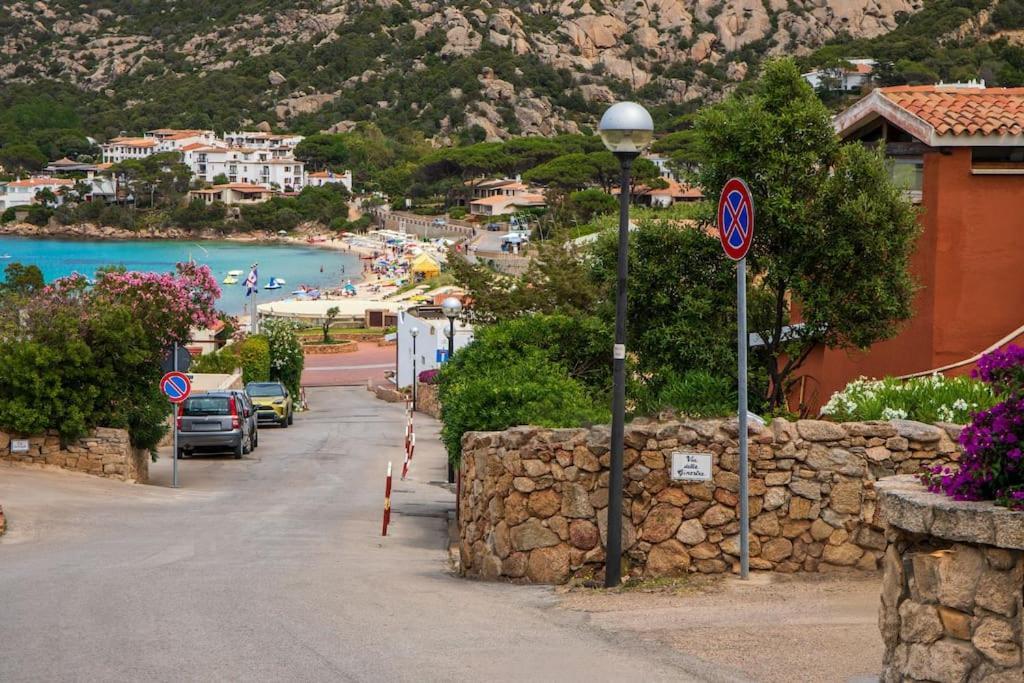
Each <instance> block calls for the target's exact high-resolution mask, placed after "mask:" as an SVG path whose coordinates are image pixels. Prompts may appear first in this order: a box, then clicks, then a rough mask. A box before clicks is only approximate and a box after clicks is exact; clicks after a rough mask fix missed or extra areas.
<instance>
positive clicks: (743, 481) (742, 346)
mask: <svg viewBox="0 0 1024 683" xmlns="http://www.w3.org/2000/svg"><path fill="white" fill-rule="evenodd" d="M747 345H748V342H747V259H746V257H744V258H741V259H740V260H739V261H737V262H736V356H737V359H738V361H739V362H738V365H739V372H738V373H737V379H738V384H739V387H738V392H737V393H738V394H739V410H738V414H739V415H738V416H739V442H740V578H741V579H746V578H747V577H748V576H749V575H750V498H749V490H748V482H747V478H748V477H747V472H748V470H749V467H748V465H747Z"/></svg>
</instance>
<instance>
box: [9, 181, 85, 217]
mask: <svg viewBox="0 0 1024 683" xmlns="http://www.w3.org/2000/svg"><path fill="white" fill-rule="evenodd" d="M74 186H75V181H74V180H71V179H69V178H51V177H49V176H40V177H38V178H26V179H24V180H12V181H10V182H9V183H7V184H6V185H5V186H3V194H2V195H0V209H2V210H4V211H6V210H7V209H10V208H14V207H19V206H29V205H31V204H35V203H36V194H37V193H39V192H42V191H43V190H49V191H50V192H53V194H54V195H55V196H56V197H57V204H58V205H60V204H63V203H64V196H63V195H64V192H67V191H68V190H71V189H72V188H74Z"/></svg>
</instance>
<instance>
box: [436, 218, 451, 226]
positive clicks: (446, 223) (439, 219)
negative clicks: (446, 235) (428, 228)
mask: <svg viewBox="0 0 1024 683" xmlns="http://www.w3.org/2000/svg"><path fill="white" fill-rule="evenodd" d="M434 225H448V221H446V220H445V219H443V218H435V219H434Z"/></svg>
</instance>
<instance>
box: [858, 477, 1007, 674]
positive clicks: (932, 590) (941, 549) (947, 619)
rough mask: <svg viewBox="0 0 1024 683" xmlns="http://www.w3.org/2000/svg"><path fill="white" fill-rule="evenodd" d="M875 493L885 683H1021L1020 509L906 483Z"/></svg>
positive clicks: (885, 485) (884, 485)
mask: <svg viewBox="0 0 1024 683" xmlns="http://www.w3.org/2000/svg"><path fill="white" fill-rule="evenodd" d="M878 490H879V500H880V504H881V505H880V507H881V509H882V512H883V517H884V518H885V520H886V522H887V523H888V529H887V531H886V536H887V539H888V541H889V545H888V548H887V549H886V552H885V559H884V561H883V564H882V566H883V574H882V603H881V607H880V608H879V615H878V625H879V628H880V630H881V632H882V640H883V642H884V644H885V654H884V657H883V663H884V667H885V668H884V670H883V674H882V681H883V682H884V683H901V682H902V681H925V680H927V681H940V682H942V683H962V682H966V681H985V682H988V683H1019V682H1020V681H1024V667H1022V662H1021V647H1022V632H1024V512H1011V511H1009V510H1007V509H1006V508H999V507H996V506H995V505H992V504H991V503H984V502H977V503H966V502H959V501H953V500H950V499H948V498H946V497H944V496H940V495H938V494H934V493H928V492H927V491H925V490H924V487H922V486H921V485H920V484H919V483H917V482H916V481H915V480H914V479H913V478H912V477H894V478H891V479H887V480H885V481H882V482H879V485H878Z"/></svg>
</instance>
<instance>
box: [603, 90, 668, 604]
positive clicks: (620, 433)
mask: <svg viewBox="0 0 1024 683" xmlns="http://www.w3.org/2000/svg"><path fill="white" fill-rule="evenodd" d="M597 132H598V133H599V134H600V135H601V140H602V141H603V142H604V145H605V147H607V148H608V149H609V150H610V151H611V152H612V153H613V154H614V155H615V156H616V157H617V158H618V160H619V169H620V172H621V173H620V179H619V247H618V274H617V278H616V287H615V345H614V346H613V347H612V434H611V450H612V453H611V474H610V477H609V481H608V541H607V547H606V557H605V570H604V585H605V587H607V588H614V587H615V586H618V585H619V583H620V582H621V581H622V462H623V450H624V435H625V431H626V276H627V274H628V268H629V265H628V264H629V194H630V192H629V187H630V170H631V169H632V168H633V161H634V160H635V159H636V158H637V157H638V156H639V155H640V152H642V151H643V150H644V148H645V147H647V145H648V144H650V142H651V138H653V137H654V121H653V120H652V119H651V115H650V114H649V113H648V112H647V110H646V109H644V108H643V107H641V106H640V105H639V104H636V103H635V102H619V103H617V104H613V105H612V106H611V107H609V108H608V110H607V111H605V113H604V116H602V117H601V123H600V124H598V127H597Z"/></svg>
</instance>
